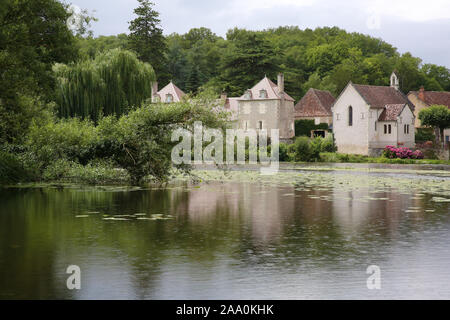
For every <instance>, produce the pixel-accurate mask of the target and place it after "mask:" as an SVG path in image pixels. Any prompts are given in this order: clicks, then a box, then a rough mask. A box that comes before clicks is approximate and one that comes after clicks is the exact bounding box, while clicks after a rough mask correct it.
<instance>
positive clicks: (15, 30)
mask: <svg viewBox="0 0 450 320" xmlns="http://www.w3.org/2000/svg"><path fill="white" fill-rule="evenodd" d="M1 3H2V7H1V11H0V25H1V27H0V70H1V73H0V125H1V126H2V128H1V129H2V130H0V143H4V142H9V143H18V142H21V141H20V140H21V139H22V137H24V136H25V135H26V131H27V129H28V128H27V126H28V125H29V122H30V121H29V119H30V118H32V117H34V116H37V115H38V113H39V109H40V108H39V107H37V106H35V104H36V105H38V103H37V101H43V102H44V103H47V102H49V101H51V100H52V99H53V96H54V87H55V81H54V75H53V72H52V65H53V64H54V63H56V62H60V63H67V62H70V61H72V60H73V59H75V58H76V56H77V50H76V46H75V37H74V36H73V34H72V32H71V31H70V30H69V28H68V27H67V23H66V22H67V19H68V18H69V16H70V13H69V12H68V11H67V8H68V7H67V5H66V4H63V3H61V2H60V1H56V0H27V1H25V0H14V1H13V0H2V2H1ZM38 97H39V98H38Z"/></svg>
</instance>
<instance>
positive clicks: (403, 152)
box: [383, 146, 424, 159]
mask: <svg viewBox="0 0 450 320" xmlns="http://www.w3.org/2000/svg"><path fill="white" fill-rule="evenodd" d="M383 157H385V158H388V159H423V158H424V156H423V153H422V152H421V151H420V150H417V151H414V152H413V151H412V150H411V149H408V148H396V147H394V146H386V148H385V149H384V151H383Z"/></svg>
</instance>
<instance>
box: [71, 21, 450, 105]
mask: <svg viewBox="0 0 450 320" xmlns="http://www.w3.org/2000/svg"><path fill="white" fill-rule="evenodd" d="M164 41H165V42H166V44H167V46H166V50H165V64H164V66H162V67H161V68H159V69H160V70H163V72H162V74H159V75H158V81H159V82H160V85H165V84H166V83H167V82H168V81H169V80H173V81H174V82H175V83H176V84H177V86H179V87H180V88H181V89H182V90H184V91H186V92H194V93H195V92H197V90H198V89H199V87H201V86H208V87H213V88H214V89H215V90H216V91H226V92H227V93H228V94H229V95H233V96H235V95H241V94H242V93H243V91H244V90H246V89H248V88H250V87H252V86H253V85H254V84H255V83H256V82H257V81H258V80H260V79H261V78H262V77H264V75H267V76H269V77H271V78H276V74H277V73H278V72H284V73H285V78H286V91H287V93H288V94H289V95H291V96H293V97H294V98H295V99H296V100H299V99H300V98H301V97H302V96H303V95H304V94H305V92H306V91H307V90H308V89H309V88H311V87H314V88H318V89H326V90H329V91H331V92H332V93H333V94H334V95H338V94H339V93H340V92H341V90H342V89H343V88H344V87H345V85H346V84H347V83H348V82H349V81H353V82H355V83H360V84H373V85H387V84H389V76H390V74H391V73H392V71H393V70H394V69H396V70H397V71H398V73H399V74H400V76H401V90H402V91H403V92H405V93H408V92H409V91H411V90H417V89H419V88H420V86H422V85H423V86H425V88H426V89H427V90H434V91H450V71H449V70H448V69H447V68H446V67H443V66H437V65H434V64H423V63H422V60H421V59H420V58H417V57H414V56H412V55H411V54H410V53H404V54H400V53H399V52H398V51H397V49H396V48H395V47H394V46H392V45H390V44H388V43H386V42H384V41H383V40H381V39H377V38H373V37H370V36H367V35H363V34H359V33H348V32H346V31H345V30H342V29H339V28H337V27H334V28H328V27H325V28H317V29H315V30H311V29H305V30H301V29H300V28H298V27H296V26H290V27H279V28H277V29H268V30H263V31H250V30H245V29H238V28H235V29H232V30H229V31H228V33H227V35H226V38H225V39H224V38H222V37H219V36H217V35H216V34H214V32H213V31H211V30H210V29H207V28H195V29H191V30H190V31H189V32H187V33H185V34H182V35H180V34H176V33H174V34H171V35H168V36H166V37H164ZM79 46H80V52H81V55H82V56H84V57H94V56H95V55H96V54H97V53H98V52H101V51H104V50H108V49H112V48H127V47H129V44H128V37H127V35H126V34H120V35H117V36H108V37H105V36H100V37H97V38H93V37H86V38H81V39H79ZM152 65H153V64H152ZM155 69H156V68H155Z"/></svg>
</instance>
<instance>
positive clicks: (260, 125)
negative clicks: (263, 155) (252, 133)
mask: <svg viewBox="0 0 450 320" xmlns="http://www.w3.org/2000/svg"><path fill="white" fill-rule="evenodd" d="M258 129H259V130H262V129H263V122H262V121H258Z"/></svg>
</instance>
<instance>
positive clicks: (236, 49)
mask: <svg viewBox="0 0 450 320" xmlns="http://www.w3.org/2000/svg"><path fill="white" fill-rule="evenodd" d="M229 37H230V38H231V39H233V40H231V45H230V47H229V48H228V50H227V52H226V53H225V56H224V58H223V62H222V66H221V69H222V70H223V72H222V74H221V76H220V78H221V84H222V87H223V88H225V87H229V88H230V90H231V92H229V94H231V95H242V94H243V92H244V91H245V90H246V89H248V88H251V87H253V85H255V84H256V83H257V82H258V81H259V80H261V78H263V77H264V76H265V75H267V76H268V77H274V76H275V75H276V73H277V71H278V70H279V67H278V66H277V64H276V59H277V58H276V57H277V54H276V52H275V50H274V48H273V47H271V46H270V43H269V42H268V41H266V40H265V39H264V37H263V36H262V35H261V34H259V33H256V32H251V31H245V32H239V33H238V34H232V33H230V36H229Z"/></svg>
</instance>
